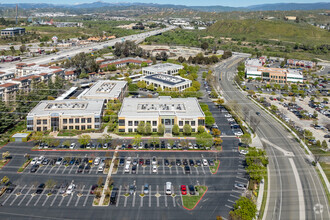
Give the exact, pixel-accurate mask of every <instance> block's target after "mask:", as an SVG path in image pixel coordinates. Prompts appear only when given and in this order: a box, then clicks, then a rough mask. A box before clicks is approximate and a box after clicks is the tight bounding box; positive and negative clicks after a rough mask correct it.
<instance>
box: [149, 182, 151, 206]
mask: <svg viewBox="0 0 330 220" xmlns="http://www.w3.org/2000/svg"><path fill="white" fill-rule="evenodd" d="M149 207H151V186H149Z"/></svg>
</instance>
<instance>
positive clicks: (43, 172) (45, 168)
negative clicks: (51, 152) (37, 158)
mask: <svg viewBox="0 0 330 220" xmlns="http://www.w3.org/2000/svg"><path fill="white" fill-rule="evenodd" d="M48 166H49V163H48V164H47V166H46V167H45V169H43V171H42V172H41V173H44V172H45V171H46V170H47V168H48Z"/></svg>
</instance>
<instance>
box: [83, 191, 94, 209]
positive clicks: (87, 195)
mask: <svg viewBox="0 0 330 220" xmlns="http://www.w3.org/2000/svg"><path fill="white" fill-rule="evenodd" d="M91 189H92V186H91V187H89V190H88V191H87V194H86V199H85V201H84V204H83V206H86V203H87V200H88V197H89V194H90V193H89V192H90V191H91Z"/></svg>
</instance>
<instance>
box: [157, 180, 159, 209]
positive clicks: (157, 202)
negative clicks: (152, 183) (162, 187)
mask: <svg viewBox="0 0 330 220" xmlns="http://www.w3.org/2000/svg"><path fill="white" fill-rule="evenodd" d="M156 189H157V190H156V191H157V192H156V194H158V190H159V186H158V185H157V187H156ZM157 207H159V197H157Z"/></svg>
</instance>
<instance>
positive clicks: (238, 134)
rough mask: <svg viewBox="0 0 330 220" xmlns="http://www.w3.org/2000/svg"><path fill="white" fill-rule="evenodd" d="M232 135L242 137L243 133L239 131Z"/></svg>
mask: <svg viewBox="0 0 330 220" xmlns="http://www.w3.org/2000/svg"><path fill="white" fill-rule="evenodd" d="M234 135H236V136H242V135H243V132H241V131H235V132H234Z"/></svg>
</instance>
